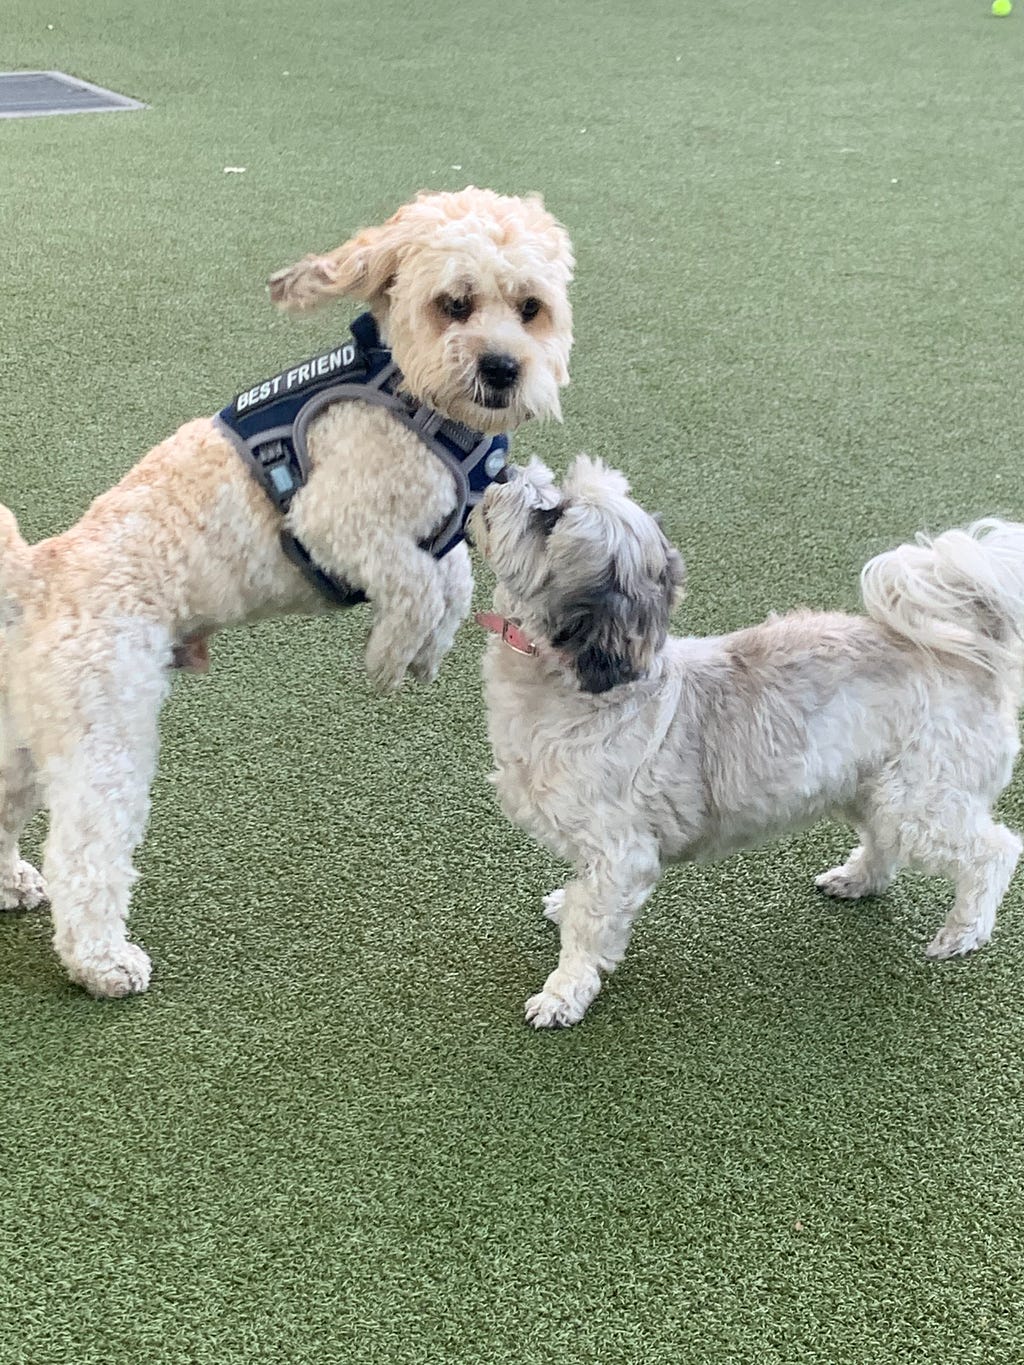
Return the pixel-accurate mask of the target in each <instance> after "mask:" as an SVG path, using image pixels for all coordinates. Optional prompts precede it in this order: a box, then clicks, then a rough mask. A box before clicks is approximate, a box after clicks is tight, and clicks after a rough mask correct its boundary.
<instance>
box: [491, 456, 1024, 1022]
mask: <svg viewBox="0 0 1024 1365" xmlns="http://www.w3.org/2000/svg"><path fill="white" fill-rule="evenodd" d="M628 491H629V490H628V486H627V484H626V480H625V479H624V478H623V476H622V475H621V474H619V473H616V472H615V471H614V470H611V469H606V468H605V467H604V466H603V465H601V464H600V463H598V462H594V461H591V460H588V459H586V458H585V457H581V458H580V459H578V460H577V461H576V462H575V464H574V465H573V466H572V468H571V469H570V470H569V473H568V475H567V476H566V478H565V480H564V481H563V483H562V485H561V487H559V486H557V485H556V484H555V482H554V480H553V478H552V476H551V474H550V472H549V471H548V470H547V469H545V468H544V466H543V465H540V464H539V463H534V464H532V465H531V466H530V467H529V468H528V469H526V470H525V471H524V472H523V473H522V474H521V475H520V476H519V477H515V478H512V479H510V480H509V481H508V482H507V483H505V484H502V485H500V486H498V485H494V486H492V487H491V488H490V489H489V490H488V491H487V493H486V494H485V496H484V499H483V501H482V502H481V503H480V505H479V506H478V507H477V508H476V509H475V511H474V512H473V515H472V518H471V522H470V524H471V528H472V531H473V539H474V542H475V543H476V544H477V545H478V546H479V547H480V549H481V550H482V552H483V553H484V555H485V556H486V558H487V559H488V561H489V562H490V564H491V567H492V568H493V570H494V572H495V574H496V576H497V580H498V586H497V591H496V595H495V607H496V614H495V615H494V616H489V615H488V614H482V616H481V618H480V619H481V624H484V625H486V626H487V627H488V628H489V629H492V630H495V631H496V632H497V633H499V635H500V638H497V639H495V640H494V641H493V642H492V643H491V645H490V646H489V648H488V650H487V654H486V657H485V661H484V682H485V689H486V694H487V711H488V729H489V732H490V738H491V744H492V747H493V750H494V759H495V768H496V771H495V774H494V780H495V782H496V784H497V790H498V794H499V797H500V799H501V804H502V807H503V809H504V811H505V813H506V814H507V815H508V816H509V818H510V819H511V820H514V821H515V822H516V823H517V824H518V825H521V826H522V827H523V828H524V829H526V830H528V831H529V832H530V833H531V834H532V835H533V836H534V837H535V838H536V839H538V840H539V841H540V842H541V843H542V844H544V846H545V847H547V848H548V849H550V850H551V851H552V852H553V853H555V854H556V855H557V856H559V857H562V858H565V859H566V860H567V861H569V862H570V863H571V864H572V865H573V867H574V870H575V876H574V878H573V879H572V880H571V881H570V882H569V883H568V884H567V885H566V886H565V887H564V889H562V890H560V891H554V892H552V893H551V894H550V895H549V896H548V898H547V901H546V906H547V913H548V915H549V917H550V918H551V919H553V920H555V921H556V922H557V923H558V924H559V928H560V934H561V953H560V956H559V959H558V966H557V967H556V968H555V970H554V971H553V972H552V973H551V974H550V976H549V977H548V979H547V980H546V981H545V983H544V986H543V988H542V990H541V991H540V992H539V993H538V994H537V995H534V996H533V997H532V998H531V999H530V1000H529V1001H527V1005H526V1017H527V1019H528V1020H529V1021H530V1022H531V1023H533V1024H534V1025H535V1026H536V1027H537V1028H545V1027H551V1026H556V1025H567V1024H574V1023H576V1022H577V1021H578V1020H580V1019H582V1018H583V1015H584V1013H585V1012H586V1010H587V1008H588V1007H589V1005H590V1003H591V1001H592V1000H593V999H594V997H595V996H596V995H597V993H598V991H599V990H600V986H601V977H602V974H604V973H608V972H611V971H613V970H614V969H615V967H616V965H617V964H618V963H619V962H620V961H621V960H622V957H623V955H624V954H625V952H626V948H627V946H628V943H629V937H630V930H631V927H632V924H633V920H634V919H635V917H636V916H637V914H638V913H639V911H640V909H641V907H642V906H643V904H644V902H645V901H646V900H647V898H648V897H649V896H650V894H651V893H652V891H653V890H654V888H655V886H656V884H657V882H658V880H659V878H660V876H661V873H662V868H663V867H664V865H665V864H666V863H668V862H671V861H674V860H686V861H690V860H706V859H710V858H719V857H722V856H724V855H725V854H728V853H730V852H733V851H735V850H737V849H741V848H747V847H750V846H751V845H753V844H757V843H760V842H763V841H764V840H765V839H768V838H771V837H773V836H777V835H780V834H783V833H785V832H787V831H789V830H792V829H798V828H800V827H801V826H806V825H809V824H811V823H813V822H814V821H816V820H819V819H821V818H822V817H823V816H826V815H833V816H837V817H838V818H839V819H842V820H844V821H846V822H847V823H848V824H850V825H852V826H853V827H854V828H855V829H856V831H857V835H858V841H859V842H858V845H857V847H856V848H855V849H854V850H853V852H852V853H851V854H850V856H849V858H848V859H847V861H846V862H845V863H844V864H843V866H841V867H836V868H833V869H832V870H831V871H828V872H824V873H822V875H821V876H820V877H819V878H818V881H817V884H818V886H819V887H820V888H821V890H822V891H824V892H826V893H827V894H829V895H832V896H842V897H846V898H851V899H853V898H856V897H859V896H870V895H877V894H880V893H881V892H883V891H885V889H886V888H887V887H888V886H889V884H890V882H891V881H892V880H893V878H894V877H895V875H896V873H897V872H898V870H899V869H900V868H901V867H904V866H907V865H914V866H917V867H919V868H922V869H923V870H925V871H926V872H929V873H932V874H934V875H937V876H944V877H948V878H950V879H951V880H952V881H953V883H954V885H955V888H956V897H955V900H954V903H953V907H952V909H951V910H950V912H949V914H948V916H947V918H946V922H945V924H944V925H943V926H942V927H941V928H940V929H939V931H938V933H937V934H936V935H935V937H934V939H933V940H932V942H931V943H930V944H929V946H928V949H927V952H928V955H929V956H930V957H950V956H953V955H955V954H959V953H967V952H970V951H971V950H972V949H974V948H977V947H979V946H980V945H981V944H983V943H986V942H987V941H988V939H989V938H990V937H991V934H992V928H993V925H994V923H995V917H996V909H997V907H998V905H999V902H1000V901H1001V900H1002V898H1003V895H1004V894H1005V892H1006V889H1007V887H1008V886H1009V883H1010V878H1011V877H1012V875H1013V871H1014V868H1015V867H1016V864H1017V859H1018V856H1019V854H1020V851H1021V841H1020V839H1019V838H1018V837H1017V835H1016V834H1014V833H1013V832H1012V831H1011V830H1009V829H1007V828H1006V826H1005V825H1002V824H999V823H997V822H996V821H995V820H994V819H993V816H992V806H993V803H994V802H995V800H996V798H997V797H998V795H999V793H1000V792H1001V791H1002V790H1003V788H1004V787H1005V786H1006V784H1007V782H1009V780H1010V774H1011V771H1012V769H1013V762H1014V757H1015V756H1016V753H1017V750H1018V747H1019V742H1018V735H1017V710H1018V707H1019V705H1020V699H1021V681H1022V662H1024V525H1017V524H1015V523H1012V522H1002V521H996V520H988V521H982V522H978V523H976V524H975V525H974V526H972V527H970V528H969V529H968V530H967V531H948V532H946V534H945V535H941V536H938V537H936V538H935V540H933V541H929V540H927V539H925V538H924V537H922V538H921V539H920V541H919V543H918V544H916V545H903V546H901V547H899V548H898V549H896V550H893V551H890V552H889V553H887V554H883V555H879V556H878V558H876V559H874V560H872V561H871V563H870V564H868V565H867V567H866V568H865V569H864V571H863V575H862V589H863V598H864V606H865V609H866V612H867V615H866V616H843V615H840V614H838V613H829V614H826V613H822V612H796V613H794V614H792V615H789V616H783V617H777V618H773V619H770V620H768V621H766V622H764V623H763V624H762V625H758V626H753V627H751V628H750V629H748V630H740V631H736V632H735V633H733V634H731V635H723V636H718V637H713V638H710V639H696V638H693V637H689V638H673V637H671V636H669V635H668V624H669V613H670V610H671V608H672V605H673V602H674V600H675V598H676V596H677V593H678V592H679V590H680V588H681V586H682V582H683V563H682V560H681V559H680V558H679V555H678V554H677V553H676V551H675V550H674V549H673V548H672V547H671V546H670V545H669V543H668V542H667V540H666V539H665V536H664V535H663V533H662V530H661V527H660V526H659V525H658V523H657V521H656V520H655V519H654V517H652V516H650V515H649V514H648V513H647V512H645V511H644V510H643V509H642V508H641V507H639V506H638V505H637V504H636V503H635V502H633V501H632V499H631V498H630V497H629V496H628Z"/></svg>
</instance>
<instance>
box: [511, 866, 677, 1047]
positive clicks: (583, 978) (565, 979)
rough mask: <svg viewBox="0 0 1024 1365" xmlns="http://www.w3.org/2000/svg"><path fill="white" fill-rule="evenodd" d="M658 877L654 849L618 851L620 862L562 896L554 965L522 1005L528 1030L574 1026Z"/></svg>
mask: <svg viewBox="0 0 1024 1365" xmlns="http://www.w3.org/2000/svg"><path fill="white" fill-rule="evenodd" d="M659 875H660V866H659V863H658V858H657V853H656V851H655V850H654V849H646V848H644V849H632V848H627V849H625V850H623V853H622V858H621V861H620V862H616V863H615V864H612V863H602V864H600V865H597V866H594V867H592V868H590V869H588V871H587V872H586V873H585V874H584V875H583V876H581V877H580V879H579V880H578V881H572V882H570V883H569V884H568V886H566V887H565V889H564V891H563V893H562V902H561V919H560V923H559V929H560V934H561V950H560V952H559V957H558V966H557V967H556V968H555V970H554V971H553V972H552V973H551V975H550V976H549V977H548V979H547V980H546V981H545V983H544V988H543V990H541V991H539V992H538V993H537V994H536V995H533V996H531V997H530V999H529V1000H527V1002H526V1021H527V1023H530V1024H533V1026H534V1028H565V1027H568V1026H569V1025H571V1024H576V1023H578V1022H579V1021H580V1020H581V1019H582V1018H583V1016H584V1014H586V1012H587V1009H588V1008H589V1006H590V1003H591V1001H592V1000H593V999H594V997H595V996H596V995H597V993H598V991H600V989H601V976H602V974H605V975H607V974H609V973H611V972H613V971H614V970H615V968H616V967H617V966H618V964H619V963H620V962H621V961H622V958H623V957H624V956H625V952H626V949H627V948H628V946H629V938H630V934H631V932H632V928H633V921H634V919H635V918H636V916H637V914H638V913H639V912H640V909H641V907H642V906H643V904H644V902H645V901H646V900H647V898H648V896H649V895H650V894H651V892H652V891H653V890H654V888H655V886H656V885H657V882H658V877H659Z"/></svg>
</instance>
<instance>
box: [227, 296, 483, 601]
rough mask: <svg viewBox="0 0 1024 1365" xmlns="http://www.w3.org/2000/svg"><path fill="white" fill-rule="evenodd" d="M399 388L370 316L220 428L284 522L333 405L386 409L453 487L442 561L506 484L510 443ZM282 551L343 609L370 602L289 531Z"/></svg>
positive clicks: (264, 389)
mask: <svg viewBox="0 0 1024 1365" xmlns="http://www.w3.org/2000/svg"><path fill="white" fill-rule="evenodd" d="M401 386H402V373H401V371H400V370H399V368H398V366H397V365H396V364H395V362H394V360H393V359H392V358H391V352H390V351H389V350H388V349H387V347H386V346H384V345H383V344H382V343H381V338H380V332H379V331H378V330H377V323H376V321H375V319H374V318H373V316H372V314H370V313H363V314H362V315H361V316H360V317H358V318H356V320H355V321H354V322H353V323H352V339H351V340H350V341H346V342H344V343H343V344H342V345H341V346H338V347H336V348H335V349H334V350H332V351H326V352H324V354H323V355H318V356H314V357H313V358H312V359H311V360H307V361H305V362H303V364H301V365H295V366H293V367H292V368H291V369H290V370H282V371H281V373H280V374H275V375H272V376H271V377H270V378H269V379H264V380H263V381H262V382H261V383H259V384H254V385H253V386H252V388H249V389H246V390H245V392H244V393H240V394H239V395H238V396H237V397H236V398H235V399H234V400H233V401H232V402H231V403H229V404H228V405H227V407H226V408H223V409H221V411H220V412H219V413H218V414H217V421H218V423H219V425H220V427H221V430H222V432H223V434H224V435H225V436H226V437H227V438H228V440H230V441H231V443H232V445H233V446H234V447H235V449H236V450H237V451H238V453H239V455H241V457H242V459H243V460H244V461H245V463H246V465H247V466H248V468H249V470H250V472H251V473H252V475H253V477H254V478H255V479H256V481H257V483H258V484H259V485H260V487H261V488H262V489H263V491H264V492H265V493H266V495H267V497H268V498H269V499H270V501H271V502H272V503H273V504H274V506H275V507H276V508H277V510H278V511H279V512H280V513H281V515H282V516H284V515H285V514H286V513H287V511H288V509H289V507H290V506H291V503H292V499H293V498H294V496H295V494H296V493H297V492H298V491H299V489H300V488H302V487H303V485H304V484H305V483H306V481H307V480H308V478H309V467H310V466H309V454H308V451H307V449H306V433H307V431H308V429H309V424H310V422H311V421H312V420H313V418H314V417H316V416H317V414H318V413H321V412H323V410H324V409H325V408H327V407H330V405H331V404H332V403H344V402H352V401H358V402H360V403H371V404H373V405H374V406H375V407H383V408H387V410H388V411H389V412H391V413H393V415H394V416H395V417H397V418H398V420H399V421H400V422H402V423H404V425H405V426H407V427H408V428H409V429H410V430H411V431H414V432H415V433H416V435H417V436H418V437H419V438H420V440H421V441H422V442H423V443H424V445H426V446H427V447H428V449H430V450H431V451H432V452H433V454H434V455H435V456H437V458H438V459H439V460H440V461H441V463H442V464H443V465H444V466H445V468H446V469H448V471H449V472H450V474H451V475H452V478H453V479H454V480H455V494H456V504H455V508H454V510H453V512H452V514H451V516H450V517H448V519H447V520H446V521H445V523H444V524H443V525H442V526H441V527H439V528H438V530H437V532H436V534H435V535H434V536H433V537H432V538H431V539H430V540H429V541H427V542H425V544H424V545H423V549H424V550H426V551H427V552H428V553H429V554H432V555H433V556H434V558H435V559H441V558H443V557H444V556H445V555H446V554H447V553H448V551H449V550H452V549H454V548H455V546H456V545H458V544H459V542H460V541H462V540H463V539H464V538H465V534H466V520H467V518H468V517H469V514H470V512H471V511H472V509H473V507H474V506H475V505H476V503H477V502H479V500H480V498H481V497H482V495H483V492H484V490H485V489H486V487H487V485H488V484H489V483H492V482H493V481H494V480H496V479H497V480H501V479H503V478H504V477H505V467H506V465H507V463H508V445H509V441H508V437H507V436H486V435H485V434H484V433H483V432H480V431H473V430H472V428H470V427H466V426H463V425H462V423H461V422H453V421H451V420H450V419H448V418H444V417H442V416H441V414H440V413H439V412H435V411H434V409H433V408H431V407H428V406H427V405H426V404H425V403H418V402H417V401H416V400H415V399H414V398H410V397H409V396H408V394H405V393H403V392H402V391H401ZM281 548H282V549H283V550H284V552H285V554H286V555H287V556H288V558H289V559H290V560H291V561H292V563H293V564H295V565H296V567H297V568H299V569H301V570H302V572H303V573H304V574H305V575H306V577H307V578H308V579H309V580H310V582H312V583H313V584H314V586H315V587H316V588H317V590H318V591H319V592H321V593H322V594H323V595H324V596H325V597H326V598H327V599H328V600H329V601H330V602H332V603H333V604H334V605H335V606H339V607H350V606H355V605H356V603H358V602H365V601H366V594H365V593H364V592H362V590H361V589H359V588H354V587H353V586H352V585H351V584H349V583H345V582H343V581H342V580H341V579H338V578H335V577H333V576H332V575H331V574H329V573H327V572H326V570H324V569H323V568H321V567H320V566H319V565H318V564H316V563H315V562H314V560H313V558H312V556H311V555H310V553H309V551H308V550H307V549H306V547H305V546H304V545H303V544H302V543H301V541H299V540H298V539H297V538H296V537H295V536H294V535H292V533H291V532H290V531H287V530H282V531H281Z"/></svg>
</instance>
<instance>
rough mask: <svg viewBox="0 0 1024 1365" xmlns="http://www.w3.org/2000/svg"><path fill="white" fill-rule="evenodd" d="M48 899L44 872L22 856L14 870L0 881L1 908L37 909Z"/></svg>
mask: <svg viewBox="0 0 1024 1365" xmlns="http://www.w3.org/2000/svg"><path fill="white" fill-rule="evenodd" d="M46 899H47V896H46V882H45V881H43V877H42V873H40V872H37V871H36V869H35V868H34V867H33V866H32V864H31V863H26V862H24V861H22V860H21V859H20V858H19V860H18V862H17V863H16V864H15V865H14V869H13V871H12V872H10V873H9V875H8V876H6V877H4V879H3V880H2V881H0V910H35V909H36V908H37V907H38V906H40V905H45V903H46Z"/></svg>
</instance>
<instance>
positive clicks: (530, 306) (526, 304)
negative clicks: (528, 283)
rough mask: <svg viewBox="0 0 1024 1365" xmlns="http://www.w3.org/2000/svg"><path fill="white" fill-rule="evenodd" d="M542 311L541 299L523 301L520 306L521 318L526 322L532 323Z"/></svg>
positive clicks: (531, 298)
mask: <svg viewBox="0 0 1024 1365" xmlns="http://www.w3.org/2000/svg"><path fill="white" fill-rule="evenodd" d="M540 310H541V302H540V299H535V298H533V297H530V298H528V299H523V301H522V303H521V304H520V305H519V316H520V317H521V318H522V320H523V321H524V322H532V321H533V320H534V318H535V317H536V316H537V314H538V313H539V312H540Z"/></svg>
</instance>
